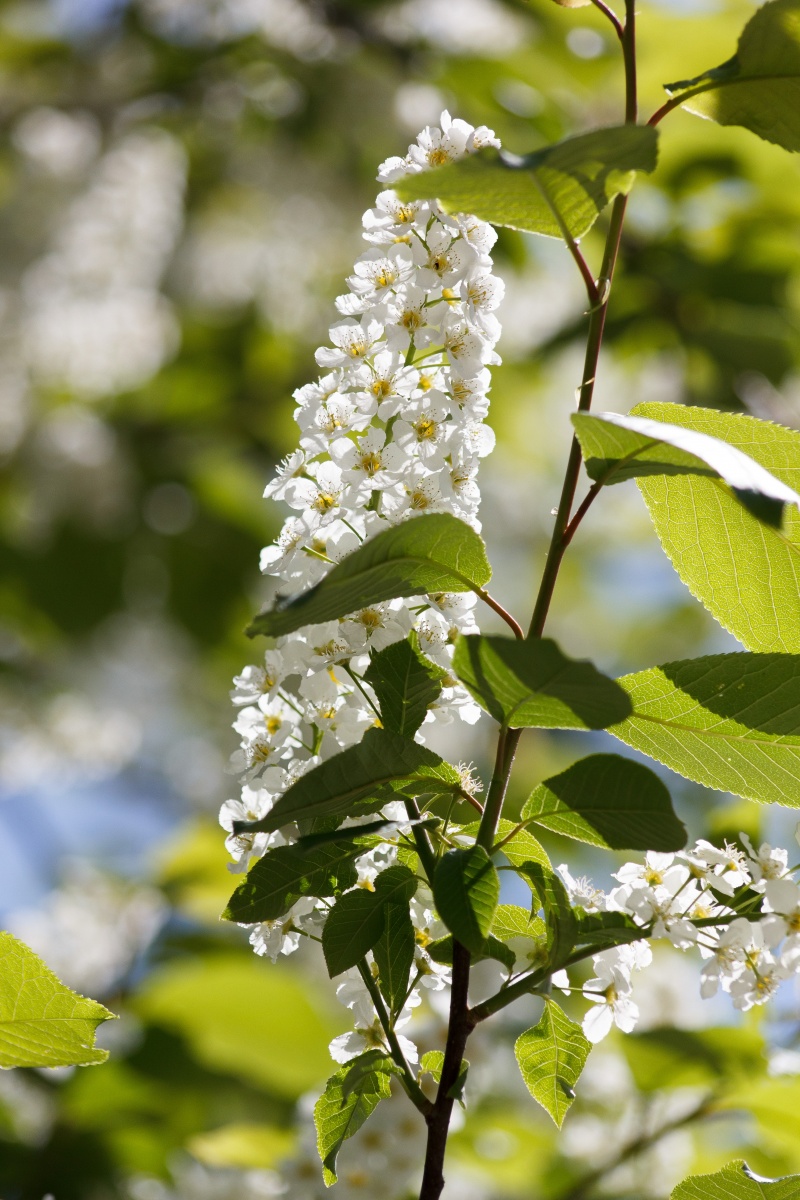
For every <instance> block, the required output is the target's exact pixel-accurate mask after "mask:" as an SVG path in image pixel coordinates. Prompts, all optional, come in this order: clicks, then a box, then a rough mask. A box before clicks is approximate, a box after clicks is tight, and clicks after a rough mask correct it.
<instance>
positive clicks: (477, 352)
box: [220, 112, 503, 1061]
mask: <svg viewBox="0 0 800 1200" xmlns="http://www.w3.org/2000/svg"><path fill="white" fill-rule="evenodd" d="M497 144H498V143H497V141H496V139H495V138H494V135H493V133H492V131H491V130H488V129H486V128H478V129H474V128H473V127H472V126H471V125H467V124H466V123H465V122H463V121H459V120H453V119H452V118H451V117H450V115H449V113H447V112H444V113H442V117H441V128H430V127H429V128H426V129H425V130H423V132H422V133H421V134H420V135H419V138H418V139H417V142H416V143H415V144H414V145H412V146H411V147H410V148H409V152H408V155H407V157H405V158H402V159H401V158H391V159H389V160H387V162H385V163H384V164H383V165H382V167H381V168H380V171H379V175H378V178H379V180H380V181H381V182H383V183H391V182H393V181H395V180H396V179H398V178H400V177H401V176H402V175H407V174H413V173H415V172H418V171H421V170H423V169H425V168H426V167H428V166H436V165H440V164H442V163H445V162H449V161H451V160H455V159H458V158H461V157H463V156H464V155H466V154H470V153H472V152H474V151H475V150H477V149H479V148H481V147H484V146H487V145H497ZM363 231H364V238H365V240H366V241H367V242H368V243H369V248H368V249H367V250H365V252H364V253H363V254H361V255H360V257H359V258H358V260H357V262H356V264H355V267H354V270H353V274H352V275H351V276H350V278H349V279H348V285H349V289H350V290H349V292H348V293H347V294H346V295H343V296H340V297H339V298H338V300H337V302H336V303H337V308H338V310H339V313H340V314H341V319H340V320H337V321H336V323H335V324H334V325H333V326H332V327H331V329H330V342H331V344H330V345H329V346H323V347H321V348H320V349H319V350H318V351H317V354H316V359H317V363H318V364H319V366H320V368H321V369H322V371H323V372H324V374H323V375H322V377H321V378H319V379H318V380H317V381H316V382H315V383H310V384H307V385H306V386H305V387H301V388H299V389H298V390H297V391H296V392H295V399H296V401H297V405H298V407H297V411H296V414H295V419H296V421H297V424H298V425H299V427H300V439H299V442H300V444H299V448H298V449H297V450H296V451H295V452H294V453H292V454H290V455H289V457H288V458H287V459H285V460H284V462H282V463H281V464H280V466H279V468H278V471H277V475H276V478H275V479H274V481H273V482H272V483H271V484H270V485H269V486H268V487H267V489H266V492H265V495H266V496H267V497H269V498H272V499H275V500H281V501H283V502H285V503H286V504H287V505H288V506H289V507H290V508H291V509H292V510H293V511H292V515H291V516H289V518H288V519H287V520H286V522H285V524H284V526H283V529H282V531H281V533H280V536H279V537H278V539H277V541H276V543H275V544H274V545H272V546H269V547H267V548H266V549H265V550H264V551H263V553H262V557H261V567H262V571H263V572H264V573H265V574H269V575H275V576H277V578H278V579H279V580H280V584H279V592H281V593H284V594H287V593H289V594H291V593H295V592H298V591H301V590H303V589H305V588H308V587H310V586H312V585H313V584H316V583H317V582H319V580H320V579H322V578H323V576H324V575H325V574H326V572H328V571H329V570H330V569H331V566H332V565H333V564H335V563H336V562H338V561H339V560H341V559H342V558H343V557H344V556H345V555H347V554H348V553H350V552H351V551H352V550H354V549H356V547H358V546H359V544H360V543H361V542H363V541H364V540H365V539H366V538H369V537H371V536H373V535H374V534H376V533H378V532H379V531H380V530H381V529H384V528H387V527H389V526H390V525H394V524H397V523H398V522H401V521H406V520H408V519H410V518H413V517H415V516H417V515H419V514H423V513H435V512H448V513H451V514H453V515H455V516H457V517H459V518H461V519H462V520H464V521H467V522H469V523H470V524H471V525H473V526H474V527H475V528H479V525H478V520H477V513H478V506H479V503H480V492H479V490H478V485H477V474H478V465H479V462H480V460H481V458H482V457H483V456H485V455H486V454H488V453H489V452H490V451H491V450H492V448H493V445H494V435H493V434H492V431H491V429H490V428H489V426H488V425H486V424H485V423H484V418H485V417H486V415H487V412H488V408H489V401H488V397H487V392H488V390H489V385H490V374H489V369H488V368H489V366H490V365H491V364H494V363H498V362H499V361H500V360H499V358H498V356H497V354H496V353H495V350H494V346H495V344H496V342H497V339H498V337H499V334H500V326H499V324H498V321H497V318H496V317H495V315H494V310H495V308H496V307H497V305H498V303H499V302H500V299H501V297H502V292H503V286H502V283H501V282H500V281H499V280H497V279H496V278H494V276H493V275H492V260H491V257H490V254H489V252H490V250H491V248H492V246H493V244H494V242H495V240H496V237H497V235H496V233H495V231H494V230H493V228H492V227H491V226H490V225H488V224H486V223H485V222H483V221H479V220H478V219H477V218H475V217H471V216H463V215H456V216H448V215H446V214H445V213H444V212H443V211H442V210H441V209H440V207H439V206H438V204H436V203H435V202H434V201H424V202H416V203H404V202H401V201H400V200H399V199H398V197H397V195H396V194H395V193H394V192H393V191H391V190H386V191H384V192H382V193H381V194H380V195H379V196H378V198H377V201H376V206H375V208H373V209H370V210H369V211H368V212H367V213H365V215H364V220H363ZM475 600H476V598H475V596H474V595H471V594H470V595H461V594H459V595H444V594H439V595H435V596H419V597H412V598H410V599H404V600H396V601H390V602H387V603H383V604H377V605H374V606H372V607H370V608H367V609H364V610H362V611H360V612H354V613H352V614H351V615H350V616H349V617H346V618H345V619H343V620H338V621H331V622H328V623H326V624H321V625H313V626H308V627H305V628H303V629H301V630H299V631H298V632H297V633H295V634H292V635H291V637H288V638H280V639H278V641H277V643H276V644H275V645H274V647H273V648H271V649H269V650H267V652H266V653H265V655H264V657H263V660H262V661H261V662H260V663H259V664H258V665H251V666H247V667H245V669H244V670H243V672H242V673H241V675H239V676H238V677H237V678H236V679H235V681H234V682H235V690H234V691H233V693H232V698H233V701H234V703H235V704H236V705H237V706H238V707H239V709H240V711H239V714H238V717H237V720H236V722H235V724H234V728H235V729H236V731H237V733H238V734H239V735H240V737H241V745H240V748H239V750H238V751H237V752H236V753H235V754H234V756H233V760H232V770H233V771H235V772H237V773H241V774H242V776H243V787H242V792H241V798H240V799H237V800H229V801H228V802H227V803H225V804H224V805H223V807H222V812H221V815H220V820H221V824H222V825H223V827H224V828H225V829H227V830H228V831H229V833H230V836H229V837H228V839H227V843H226V844H227V847H228V850H229V851H230V853H231V855H232V857H233V858H234V859H235V864H232V869H233V870H238V871H245V870H247V869H249V867H250V866H251V865H252V863H253V862H254V861H255V860H256V859H258V858H260V857H261V856H262V855H264V854H265V853H266V852H267V850H269V849H271V848H273V847H276V846H280V845H284V844H285V842H286V835H287V832H288V831H287V830H286V829H284V830H282V831H280V832H276V833H270V834H268V833H257V834H255V835H253V834H234V833H233V823H234V821H255V820H257V819H259V818H260V817H262V816H264V815H265V814H266V813H267V812H268V811H269V810H270V808H271V807H272V805H273V804H274V802H275V799H276V798H277V797H278V796H280V795H282V794H283V792H285V791H286V789H287V788H288V787H289V786H290V785H291V784H292V783H293V782H294V781H295V780H296V779H298V778H299V777H300V776H301V775H302V774H304V773H305V772H306V771H308V770H309V769H311V768H313V767H314V766H316V765H317V764H319V763H320V762H321V761H323V760H324V759H326V758H328V757H330V756H332V755H334V754H337V753H338V752H339V751H341V750H343V749H345V748H346V747H349V746H352V745H354V744H356V743H358V742H359V741H360V740H361V739H362V737H363V736H364V734H365V732H366V731H367V730H368V729H369V728H370V727H371V726H373V725H375V724H376V720H377V707H376V699H375V695H374V693H373V691H372V689H371V688H370V686H369V684H368V683H367V682H366V681H365V679H364V672H365V670H366V668H367V666H368V665H369V661H370V658H369V656H370V653H371V652H372V651H380V650H382V649H384V648H385V647H386V646H388V645H390V644H391V643H393V642H397V641H399V640H401V639H404V638H406V637H407V636H408V634H409V632H410V631H411V630H412V629H414V630H416V633H417V636H418V638H419V643H420V647H421V649H422V650H423V651H424V653H425V654H426V655H428V656H429V657H430V658H431V659H432V660H433V661H434V662H435V663H437V664H438V665H439V666H440V667H442V668H443V669H444V670H445V672H447V671H448V669H449V667H450V663H451V660H452V654H453V643H454V640H455V636H456V634H457V633H461V632H476V631H477V625H476V623H475V618H474V614H473V608H474V605H475ZM443 683H444V686H443V688H442V691H441V693H440V696H439V698H438V700H437V701H436V702H435V704H433V705H432V706H431V708H430V710H429V712H428V714H427V718H426V720H427V721H428V722H433V721H451V720H453V719H454V717H458V718H459V719H461V720H463V721H466V722H467V723H470V724H471V723H474V722H475V721H476V720H477V719H478V717H479V715H480V710H479V708H478V707H477V705H476V704H474V702H473V701H472V699H471V697H470V696H469V695H468V693H467V692H466V690H465V689H464V688H463V687H461V685H460V684H459V683H458V682H457V680H456V679H455V678H454V677H453V676H452V675H449V674H447V675H445V677H444V679H443ZM424 734H425V726H423V729H422V730H421V731H420V733H419V734H418V735H417V736H418V738H419V739H420V740H422V741H424ZM383 815H384V816H385V817H386V818H387V819H390V820H397V821H400V822H403V821H406V822H407V816H406V812H405V809H404V807H403V806H402V805H398V804H389V805H387V807H386V808H385V809H384V810H383ZM387 836H388V835H387ZM395 856H396V850H395V847H394V846H393V845H391V844H390V843H388V842H387V843H384V844H382V845H380V846H378V847H377V848H376V849H373V850H371V851H370V852H369V853H368V854H365V855H364V856H363V858H361V859H360V860H359V861H358V862H357V864H356V865H357V867H358V873H359V886H365V887H371V886H372V880H373V879H374V877H375V874H376V873H377V872H378V871H379V870H382V869H384V868H385V867H387V866H389V865H391V864H392V862H393V861H394V860H395ZM328 907H329V905H328V904H327V903H326V902H325V901H320V900H315V899H302V900H300V901H298V902H297V903H296V904H295V905H294V906H293V908H292V909H291V910H290V912H289V913H287V914H286V916H285V917H283V918H282V919H280V920H279V921H270V922H264V923H261V924H258V925H255V926H254V927H253V929H252V933H251V939H250V940H251V943H252V945H253V947H254V949H255V951H256V953H258V954H266V955H268V956H269V957H270V958H272V959H273V960H274V959H276V958H277V956H278V954H288V953H290V952H291V951H292V950H294V949H295V948H296V946H297V944H298V942H299V940H300V937H301V936H302V935H303V934H304V933H313V934H316V935H318V934H319V931H320V927H321V925H322V924H323V923H324V920H325V915H326V912H327V909H328ZM414 912H415V916H416V919H417V924H418V941H419V942H420V943H423V942H425V940H426V937H427V938H428V940H431V938H430V937H428V935H427V934H426V933H424V930H426V929H427V928H428V927H429V926H430V925H431V924H432V922H433V915H432V912H431V910H430V907H426V906H425V904H424V903H422V902H420V903H418V904H416V906H415V909H414ZM444 932H445V930H444V928H442V930H441V933H442V934H443V933H444ZM418 958H419V961H418V964H417V966H418V972H419V976H420V978H424V979H425V980H427V981H428V983H429V984H432V985H433V986H434V987H441V986H444V979H445V977H446V975H447V972H446V970H443V969H442V968H441V967H439V966H437V965H436V964H434V963H433V962H432V961H431V960H430V959H429V958H428V956H427V955H426V954H425V951H424V948H423V947H422V945H420V948H419V950H418ZM342 989H344V994H343V996H342V999H343V1002H344V1003H345V1004H347V1005H348V1006H350V1007H353V1008H355V1009H356V1010H357V1011H356V1012H355V1013H354V1015H355V1017H356V1025H357V1029H358V1030H359V1031H360V1033H356V1034H353V1035H348V1037H349V1038H350V1039H351V1041H353V1043H354V1045H361V1048H362V1049H363V1046H364V1045H367V1044H369V1041H370V1038H371V1037H372V1036H373V1034H372V1031H373V1028H374V1027H375V1021H376V1014H375V1012H374V1010H373V1009H372V1006H371V1003H368V1002H367V998H366V992H365V991H364V988H363V984H362V983H361V981H360V980H356V981H350V980H346V981H345V982H344V983H343V984H342V988H340V991H342ZM417 995H418V993H417V992H416V991H414V992H412V995H411V996H410V998H409V1004H410V1005H413V1004H414V1003H415V999H416V997H417ZM362 1010H363V1011H362ZM359 1038H360V1041H359ZM338 1042H339V1039H337V1045H336V1046H335V1047H334V1050H335V1053H336V1055H337V1057H338V1058H339V1060H340V1061H344V1060H345V1059H346V1058H347V1057H350V1056H351V1052H352V1053H358V1052H359V1051H358V1049H354V1046H351V1045H350V1044H349V1043H348V1045H346V1046H345V1045H344V1044H342V1045H338Z"/></svg>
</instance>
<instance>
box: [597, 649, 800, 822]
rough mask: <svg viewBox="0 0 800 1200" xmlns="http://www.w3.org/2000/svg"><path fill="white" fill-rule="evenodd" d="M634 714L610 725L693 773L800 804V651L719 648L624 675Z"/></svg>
mask: <svg viewBox="0 0 800 1200" xmlns="http://www.w3.org/2000/svg"><path fill="white" fill-rule="evenodd" d="M619 683H620V685H621V686H622V687H624V688H625V690H626V692H628V694H629V696H630V698H631V703H632V706H633V712H632V714H631V716H630V717H628V718H627V719H626V720H625V721H622V722H621V723H620V724H619V725H615V726H613V727H612V728H611V729H609V733H613V734H614V736H615V737H618V738H619V739H620V741H623V742H625V743H626V744H627V745H628V746H633V747H634V749H636V750H641V751H642V753H643V754H648V755H649V756H650V757H651V758H655V759H657V761H658V762H662V763H664V765H665V766H667V767H671V769H672V770H673V771H677V772H678V773H679V774H680V775H684V776H686V778H687V779H693V780H694V781H695V782H696V783H703V784H705V785H706V787H710V788H716V789H717V791H721V792H733V793H734V794H735V795H737V796H744V797H745V798H746V799H748V800H760V801H761V802H762V803H764V804H771V803H773V802H774V803H776V804H787V805H791V806H793V807H800V655H796V654H714V655H710V656H709V657H707V658H695V659H688V660H686V661H684V662H674V663H667V664H666V665H665V666H662V667H651V668H650V670H648V671H639V672H637V673H636V674H633V675H626V676H624V677H623V678H622V679H620V680H619Z"/></svg>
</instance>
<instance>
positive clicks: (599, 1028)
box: [583, 946, 639, 1042]
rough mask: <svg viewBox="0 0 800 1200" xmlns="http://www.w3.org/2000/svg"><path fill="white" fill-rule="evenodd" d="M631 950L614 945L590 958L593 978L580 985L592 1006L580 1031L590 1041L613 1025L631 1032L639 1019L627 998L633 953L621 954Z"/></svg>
mask: <svg viewBox="0 0 800 1200" xmlns="http://www.w3.org/2000/svg"><path fill="white" fill-rule="evenodd" d="M630 949H631V948H630V947H628V946H615V947H613V948H612V949H610V950H603V951H602V953H600V954H596V955H595V956H594V958H593V959H592V964H593V966H594V969H595V977H594V979H590V980H589V981H588V982H587V983H585V984H584V986H583V994H584V996H585V997H586V999H587V1000H591V1001H592V1002H593V1003H594V1005H595V1007H594V1008H590V1009H589V1011H588V1013H587V1014H586V1016H585V1017H584V1018H583V1032H584V1033H585V1034H586V1037H587V1038H588V1039H589V1041H590V1042H600V1041H602V1039H603V1038H604V1037H605V1036H606V1034H608V1033H609V1032H610V1031H611V1027H612V1025H616V1026H617V1027H618V1028H619V1029H621V1030H622V1031H623V1033H630V1032H631V1030H632V1029H633V1028H634V1027H635V1025H636V1022H637V1021H638V1019H639V1009H638V1008H637V1006H636V1005H635V1004H634V1002H633V1000H631V998H630V997H631V991H632V985H631V970H632V969H633V966H634V965H635V963H634V961H633V956H632V955H630V954H623V953H622V952H623V951H629V950H630Z"/></svg>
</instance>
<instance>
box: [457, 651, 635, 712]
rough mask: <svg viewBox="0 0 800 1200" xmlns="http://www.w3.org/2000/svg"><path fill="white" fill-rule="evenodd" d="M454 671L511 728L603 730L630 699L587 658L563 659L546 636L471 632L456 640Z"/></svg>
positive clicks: (483, 704)
mask: <svg viewBox="0 0 800 1200" xmlns="http://www.w3.org/2000/svg"><path fill="white" fill-rule="evenodd" d="M453 670H454V671H455V673H456V674H457V675H458V678H459V679H460V680H461V682H462V683H464V684H465V685H466V687H467V688H468V690H469V691H470V692H471V694H472V695H473V696H474V697H475V699H476V700H477V701H478V703H479V704H480V705H481V707H482V708H485V709H486V711H487V712H488V713H490V714H491V715H492V716H493V717H494V719H495V720H496V721H499V722H500V724H501V725H508V726H510V727H511V728H512V729H523V728H530V727H532V726H536V727H538V728H540V729H605V728H606V727H607V726H608V725H614V724H616V723H617V722H618V721H621V720H623V718H624V717H625V716H626V715H627V714H628V713H629V712H630V702H629V700H628V698H627V696H626V695H625V694H624V693H623V692H622V690H621V689H620V688H619V687H618V686H617V685H616V684H615V683H614V681H613V680H611V679H609V678H608V677H607V676H605V675H602V674H601V673H600V672H599V671H598V670H597V668H596V667H595V666H594V665H593V664H592V663H590V662H587V661H585V660H577V659H573V658H567V656H566V655H565V654H564V653H563V652H562V651H561V649H560V648H559V647H558V646H557V645H556V643H555V642H553V641H551V640H550V639H549V638H532V639H530V640H525V641H518V640H515V639H513V638H504V637H483V636H481V635H480V634H469V635H468V636H466V637H460V638H459V639H458V642H457V643H456V651H455V656H454V658H453Z"/></svg>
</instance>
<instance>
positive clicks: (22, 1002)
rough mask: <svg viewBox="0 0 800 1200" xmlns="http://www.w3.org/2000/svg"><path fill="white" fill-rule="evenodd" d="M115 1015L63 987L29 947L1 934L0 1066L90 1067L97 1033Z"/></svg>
mask: <svg viewBox="0 0 800 1200" xmlns="http://www.w3.org/2000/svg"><path fill="white" fill-rule="evenodd" d="M113 1019H114V1014H113V1013H111V1012H109V1011H108V1009H107V1008H104V1007H103V1005H102V1004H98V1003H97V1001H96V1000H87V999H85V998H84V997H83V996H79V995H78V993H77V992H73V991H72V990H71V989H70V988H68V987H66V985H65V984H63V983H62V982H61V980H60V979H58V977H57V976H56V975H54V974H53V972H52V971H51V970H50V968H49V967H48V966H47V965H46V964H45V963H43V962H42V960H41V959H40V958H39V956H38V955H37V954H34V952H33V950H31V949H30V947H28V946H26V945H25V944H24V943H23V942H20V941H18V940H17V939H16V938H15V937H13V936H12V934H10V933H4V932H2V931H0V1068H10V1067H70V1066H79V1067H86V1066H92V1065H94V1064H95V1063H101V1062H105V1061H106V1059H107V1058H108V1051H107V1050H99V1049H96V1048H95V1044H94V1038H95V1030H96V1029H97V1026H98V1025H99V1024H100V1023H101V1022H102V1021H110V1020H113Z"/></svg>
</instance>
